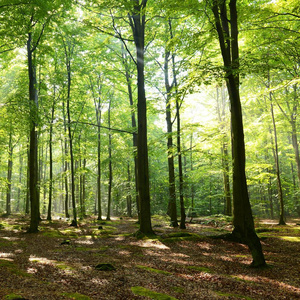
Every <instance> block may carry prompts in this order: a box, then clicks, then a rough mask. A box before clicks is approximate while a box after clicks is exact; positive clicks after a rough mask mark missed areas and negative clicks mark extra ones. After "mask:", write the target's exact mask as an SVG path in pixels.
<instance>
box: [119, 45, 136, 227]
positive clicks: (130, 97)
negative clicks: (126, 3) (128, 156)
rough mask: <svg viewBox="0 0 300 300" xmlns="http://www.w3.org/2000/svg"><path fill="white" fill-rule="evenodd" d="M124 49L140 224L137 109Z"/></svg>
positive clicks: (123, 55) (123, 56)
mask: <svg viewBox="0 0 300 300" xmlns="http://www.w3.org/2000/svg"><path fill="white" fill-rule="evenodd" d="M123 48H124V47H123V46H122V58H123V64H124V68H125V76H126V82H127V90H128V97H129V104H130V107H131V126H132V129H133V130H134V132H133V134H132V145H133V154H134V175H135V176H134V180H135V192H136V197H135V200H136V209H137V214H138V222H139V223H140V199H139V188H138V163H137V153H136V149H137V137H138V136H137V133H136V132H135V130H136V118H135V109H134V103H133V93H132V86H131V84H132V83H131V75H130V72H129V65H128V62H127V59H126V55H125V52H124V49H123Z"/></svg>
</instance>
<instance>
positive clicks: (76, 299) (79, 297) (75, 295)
mask: <svg viewBox="0 0 300 300" xmlns="http://www.w3.org/2000/svg"><path fill="white" fill-rule="evenodd" d="M61 295H62V296H65V297H69V299H74V300H91V298H90V297H88V296H85V295H82V294H79V293H62V294H61Z"/></svg>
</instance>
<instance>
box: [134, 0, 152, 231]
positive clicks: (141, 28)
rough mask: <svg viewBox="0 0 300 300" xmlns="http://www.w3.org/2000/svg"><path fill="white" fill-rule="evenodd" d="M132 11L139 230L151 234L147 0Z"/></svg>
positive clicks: (142, 1) (135, 0)
mask: <svg viewBox="0 0 300 300" xmlns="http://www.w3.org/2000/svg"><path fill="white" fill-rule="evenodd" d="M133 2H134V7H133V11H132V12H131V14H130V15H129V21H130V26H131V29H132V32H133V37H134V44H135V48H136V67H137V88H138V105H137V106H138V110H137V112H138V114H137V115H138V142H137V161H138V188H139V197H140V232H142V233H144V234H152V233H153V230H152V226H151V211H150V188H149V163H148V145H147V104H146V94H145V74H144V67H145V26H146V15H145V11H146V5H147V0H141V1H140V0H134V1H133Z"/></svg>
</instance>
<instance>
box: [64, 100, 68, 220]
mask: <svg viewBox="0 0 300 300" xmlns="http://www.w3.org/2000/svg"><path fill="white" fill-rule="evenodd" d="M63 118H64V133H65V134H64V162H63V169H64V186H65V201H64V207H65V217H66V218H67V219H68V218H70V214H69V181H68V169H69V164H68V160H67V157H68V153H69V151H68V140H67V120H66V112H65V102H64V101H63Z"/></svg>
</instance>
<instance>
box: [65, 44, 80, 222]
mask: <svg viewBox="0 0 300 300" xmlns="http://www.w3.org/2000/svg"><path fill="white" fill-rule="evenodd" d="M64 46H65V56H66V67H67V76H68V84H67V87H68V93H67V118H68V126H67V127H68V136H69V151H70V165H71V199H72V209H73V221H72V224H71V225H72V226H75V227H77V208H76V199H75V169H74V151H73V136H72V130H71V111H70V99H71V60H70V57H69V55H70V52H71V50H70V49H67V46H66V45H64Z"/></svg>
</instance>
